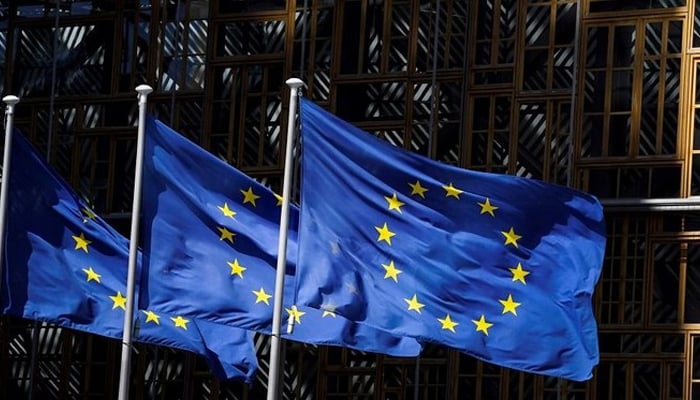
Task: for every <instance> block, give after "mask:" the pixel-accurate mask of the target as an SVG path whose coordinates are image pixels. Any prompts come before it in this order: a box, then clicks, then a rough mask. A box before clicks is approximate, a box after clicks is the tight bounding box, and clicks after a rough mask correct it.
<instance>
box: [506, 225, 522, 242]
mask: <svg viewBox="0 0 700 400" xmlns="http://www.w3.org/2000/svg"><path fill="white" fill-rule="evenodd" d="M501 233H502V234H503V236H505V237H506V243H505V244H506V245H509V244H512V245H513V246H515V247H518V239H520V238H521V237H522V236H520V235H518V234H517V233H515V231H514V230H513V227H512V226H511V227H510V230H509V231H508V232H503V231H501Z"/></svg>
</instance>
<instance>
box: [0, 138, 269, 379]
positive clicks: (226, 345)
mask: <svg viewBox="0 0 700 400" xmlns="http://www.w3.org/2000/svg"><path fill="white" fill-rule="evenodd" d="M3 184H5V182H3ZM7 184H9V185H10V186H9V192H8V204H7V227H6V241H5V254H4V257H3V269H2V272H3V276H2V296H1V300H2V304H0V306H1V307H2V308H1V309H2V312H3V313H4V314H9V315H14V316H18V317H23V318H27V319H32V320H40V321H47V322H50V323H54V324H56V325H59V326H63V327H66V328H72V329H76V330H79V331H83V332H90V333H94V334H98V335H101V336H106V337H110V338H114V339H121V338H122V336H123V335H122V332H123V323H124V315H125V314H124V311H125V310H126V300H127V299H126V297H125V296H126V276H127V266H128V259H129V243H128V241H127V240H126V239H125V238H124V237H123V236H121V235H120V234H119V233H117V232H116V231H115V230H114V229H113V228H112V227H110V226H109V225H108V224H107V223H105V221H103V220H102V219H101V218H99V217H98V216H97V215H96V214H95V213H94V212H93V211H92V210H91V209H90V207H88V206H87V204H86V203H85V202H84V201H82V200H81V199H80V198H79V197H78V196H77V195H76V194H75V192H73V191H72V190H71V189H70V186H69V185H68V184H67V183H66V182H65V181H64V180H63V179H62V178H61V177H60V176H59V175H58V174H57V173H56V172H55V171H54V170H53V169H52V168H51V167H50V166H48V165H47V164H46V163H45V162H44V161H43V159H42V158H41V157H40V156H39V155H38V154H37V153H36V151H35V150H34V149H33V148H32V146H31V144H30V143H29V142H28V141H26V140H25V139H24V138H23V137H22V135H21V134H19V133H17V132H15V133H14V136H13V146H12V156H11V169H10V176H9V183H7ZM136 313H138V317H140V319H142V322H141V323H140V326H141V328H142V329H141V335H139V334H136V335H134V339H135V340H136V341H139V342H144V343H151V344H159V345H165V346H170V347H176V348H179V349H183V350H189V351H192V352H195V353H198V354H200V355H202V356H203V357H205V359H206V360H207V362H208V363H209V365H210V366H211V368H212V371H213V372H214V373H216V374H217V377H219V378H222V379H223V378H237V379H245V380H248V381H251V380H252V378H253V376H254V374H255V372H256V370H257V360H256V355H255V348H254V344H253V341H252V334H251V332H247V331H245V330H241V329H237V328H230V327H223V326H222V327H216V326H214V327H212V326H211V324H209V323H206V325H205V328H204V327H202V325H201V324H202V323H203V322H199V321H195V320H192V321H187V322H183V321H181V320H180V319H178V318H183V317H182V316H179V315H176V314H173V315H172V316H162V318H160V319H158V315H156V314H152V315H151V314H146V313H144V312H142V311H136ZM149 316H150V318H148V317H149ZM135 317H137V316H136V315H135ZM171 318H172V319H171ZM154 321H157V322H158V323H155V322H154ZM176 321H177V322H179V323H180V324H179V325H177V324H176ZM231 344H236V346H230V345H231Z"/></svg>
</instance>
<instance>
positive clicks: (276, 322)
mask: <svg viewBox="0 0 700 400" xmlns="http://www.w3.org/2000/svg"><path fill="white" fill-rule="evenodd" d="M286 83H287V86H289V88H290V92H289V115H288V116H287V147H286V150H285V155H284V180H283V183H282V213H281V215H280V235H279V237H280V239H279V246H278V252H277V270H276V275H275V302H274V309H273V312H272V336H271V337H270V372H269V374H268V379H267V382H268V384H267V400H275V399H276V398H277V395H278V394H279V393H278V392H279V388H280V383H279V381H280V363H281V358H282V357H281V355H282V354H281V351H280V350H281V347H282V338H281V337H280V331H281V327H282V306H283V301H284V272H285V267H286V264H287V230H288V229H287V228H288V225H289V198H290V197H291V195H290V193H291V186H292V185H291V183H292V150H293V148H294V127H295V121H296V113H297V112H296V110H297V98H298V96H299V91H300V90H301V87H302V86H303V85H304V82H303V81H302V80H301V79H298V78H290V79H287V82H286Z"/></svg>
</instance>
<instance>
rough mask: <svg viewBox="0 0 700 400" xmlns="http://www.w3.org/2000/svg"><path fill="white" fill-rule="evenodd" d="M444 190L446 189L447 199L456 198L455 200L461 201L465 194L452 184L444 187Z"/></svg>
mask: <svg viewBox="0 0 700 400" xmlns="http://www.w3.org/2000/svg"><path fill="white" fill-rule="evenodd" d="M442 188H443V189H445V192H446V193H445V197H454V198H455V199H459V195H460V194H462V193H464V191H462V190H459V189H457V188H456V187H454V186H452V182H450V184H449V185H442Z"/></svg>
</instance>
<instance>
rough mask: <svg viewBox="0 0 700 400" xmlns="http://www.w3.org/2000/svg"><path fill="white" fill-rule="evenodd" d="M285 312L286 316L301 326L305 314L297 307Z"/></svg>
mask: <svg viewBox="0 0 700 400" xmlns="http://www.w3.org/2000/svg"><path fill="white" fill-rule="evenodd" d="M285 310H287V314H288V316H291V317H292V318H294V323H297V324H301V317H302V315H304V314H306V313H305V312H304V311H300V310H299V309H298V308H297V306H292V308H285Z"/></svg>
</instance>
